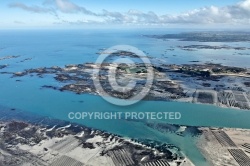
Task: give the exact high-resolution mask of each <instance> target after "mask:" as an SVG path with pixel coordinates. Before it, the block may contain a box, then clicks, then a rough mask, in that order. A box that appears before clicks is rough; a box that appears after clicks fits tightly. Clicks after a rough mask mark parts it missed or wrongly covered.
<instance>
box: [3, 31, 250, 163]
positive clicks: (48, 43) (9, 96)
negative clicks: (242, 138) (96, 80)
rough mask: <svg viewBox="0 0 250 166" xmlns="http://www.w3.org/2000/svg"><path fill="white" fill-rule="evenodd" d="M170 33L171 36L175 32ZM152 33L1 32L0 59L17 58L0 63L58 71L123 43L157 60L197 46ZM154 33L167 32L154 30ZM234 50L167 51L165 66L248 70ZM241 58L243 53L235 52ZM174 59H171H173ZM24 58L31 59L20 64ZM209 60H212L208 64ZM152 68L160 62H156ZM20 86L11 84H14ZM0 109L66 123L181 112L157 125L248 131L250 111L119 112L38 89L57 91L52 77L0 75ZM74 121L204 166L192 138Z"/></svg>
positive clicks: (159, 107) (179, 108) (152, 105)
mask: <svg viewBox="0 0 250 166" xmlns="http://www.w3.org/2000/svg"><path fill="white" fill-rule="evenodd" d="M174 32H175V31H171V32H170V33H174ZM155 33H156V32H155V31H137V30H135V31H132V30H130V31H128V30H127V31H121V30H116V31H109V30H107V31H101V30H96V31H93V30H83V31H79V30H77V31H62V30H60V31H29V32H27V31H0V41H1V43H0V44H1V45H0V48H1V50H0V56H6V55H21V57H19V58H16V59H9V60H2V61H0V65H1V64H9V66H8V67H7V68H5V69H2V70H1V71H15V72H17V71H21V70H23V69H29V68H37V67H44V66H47V67H49V66H55V65H58V66H63V65H65V64H78V63H84V62H94V61H95V60H96V58H97V57H98V55H97V54H96V53H97V52H98V51H99V49H101V48H108V47H111V46H114V45H118V44H128V45H132V46H135V47H138V48H139V49H141V50H143V51H145V52H146V53H148V54H149V55H150V56H153V57H156V58H162V54H164V51H165V50H166V49H168V48H170V46H178V45H191V44H201V43H199V42H183V41H176V40H171V41H163V40H159V39H152V38H145V37H143V36H142V34H155ZM157 33H158V34H164V33H169V32H167V31H166V30H165V32H164V31H157ZM202 44H204V45H208V44H211V45H223V44H226V45H231V46H238V45H240V46H247V45H248V44H249V43H202ZM234 52H235V50H205V49H204V50H198V51H183V50H180V49H178V48H175V51H167V52H166V55H165V56H166V58H165V61H166V62H165V63H177V64H182V63H190V62H189V61H192V60H199V61H201V62H207V61H210V62H217V63H223V64H225V65H234V66H244V67H249V63H243V62H246V60H248V59H249V55H248V56H247V55H235V54H234ZM237 52H238V53H245V52H246V51H237ZM173 55H176V56H173ZM25 58H33V59H32V60H29V61H25V62H23V63H20V61H21V60H23V59H25ZM212 60H213V61H212ZM153 62H154V63H159V62H158V61H157V60H155V61H153ZM17 79H18V80H21V82H16V80H17ZM0 85H1V86H0V92H1V93H0V105H4V106H8V107H11V108H18V109H21V110H24V111H27V112H32V113H36V114H40V115H45V116H50V117H54V118H58V119H63V120H69V118H68V113H69V112H86V111H88V112H93V111H109V112H110V111H117V112H118V111H135V112H139V111H145V112H169V111H173V112H180V113H181V114H182V118H181V119H180V120H164V121H160V122H165V123H173V124H181V125H191V126H217V127H239V128H250V121H249V118H250V112H249V111H242V110H234V109H226V108H218V107H215V106H210V105H197V104H190V103H179V102H163V101H142V102H139V103H138V104H136V105H133V106H129V107H118V106H115V105H112V104H109V103H107V102H106V101H104V100H103V99H102V98H101V97H99V96H93V95H76V94H73V93H70V92H59V91H55V90H51V89H40V87H41V86H42V85H54V86H61V84H60V83H58V82H56V81H55V80H54V79H53V78H52V77H51V76H46V77H45V78H43V79H41V78H38V77H36V76H33V77H29V76H25V77H20V78H19V77H17V78H10V75H6V74H0ZM75 122H78V123H81V124H84V125H87V126H91V127H95V128H99V129H102V130H107V131H109V132H113V133H117V134H120V135H123V136H127V137H132V138H148V139H154V140H159V141H162V142H167V143H172V144H175V145H176V146H178V147H180V148H181V149H182V150H183V151H184V153H185V154H186V155H187V156H188V157H190V159H191V160H192V161H193V162H194V163H196V164H198V165H205V163H206V162H205V160H204V157H203V156H202V155H201V154H200V152H199V151H198V149H197V148H196V147H195V141H196V140H195V138H193V137H190V136H187V137H185V138H184V137H181V136H178V135H175V134H171V133H168V134H165V133H164V134H163V133H160V132H159V131H156V130H153V129H151V128H149V127H147V126H145V124H143V123H142V122H132V121H125V120H88V119H85V120H77V121H75Z"/></svg>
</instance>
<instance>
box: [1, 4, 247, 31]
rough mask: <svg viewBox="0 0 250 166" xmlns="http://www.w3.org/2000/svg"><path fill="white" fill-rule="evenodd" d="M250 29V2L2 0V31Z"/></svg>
mask: <svg viewBox="0 0 250 166" xmlns="http://www.w3.org/2000/svg"><path fill="white" fill-rule="evenodd" d="M77 27H78V28H84V27H246V28H248V27H250V0H124V1H123V0H33V1H30V0H29V1H28V0H1V2H0V29H6V28H7V29H8V28H77Z"/></svg>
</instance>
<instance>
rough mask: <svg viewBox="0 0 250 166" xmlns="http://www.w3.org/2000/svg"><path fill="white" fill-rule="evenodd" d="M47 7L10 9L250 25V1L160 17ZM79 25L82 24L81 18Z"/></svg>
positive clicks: (125, 20) (62, 3)
mask: <svg viewBox="0 0 250 166" xmlns="http://www.w3.org/2000/svg"><path fill="white" fill-rule="evenodd" d="M45 4H46V5H49V6H50V8H47V7H46V6H40V7H39V6H27V5H25V4H21V3H15V4H10V7H18V8H21V9H23V10H26V11H29V12H35V13H46V12H47V13H53V12H54V13H57V14H58V13H60V12H61V13H64V14H73V13H82V14H83V15H82V17H86V16H94V17H96V18H97V19H98V20H100V19H101V20H102V21H99V22H102V23H114V24H222V23H227V24H250V0H244V1H241V2H239V3H237V4H235V5H228V6H224V7H216V6H210V7H202V8H199V9H193V10H191V11H188V12H185V13H181V14H178V15H157V14H156V13H154V12H152V11H150V12H141V11H138V10H129V11H128V12H126V13H121V12H117V11H107V10H105V9H104V10H103V11H102V12H101V13H95V12H93V11H90V10H87V9H86V8H84V7H83V6H79V5H77V4H75V3H73V2H71V1H69V0H47V1H46V3H45ZM92 21H93V22H95V21H96V20H95V19H94V20H92ZM64 22H65V20H64ZM68 22H69V23H73V22H74V20H73V19H72V20H68ZM75 22H78V23H79V18H77V19H76V20H75ZM89 22H91V20H89Z"/></svg>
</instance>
